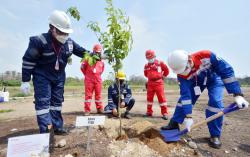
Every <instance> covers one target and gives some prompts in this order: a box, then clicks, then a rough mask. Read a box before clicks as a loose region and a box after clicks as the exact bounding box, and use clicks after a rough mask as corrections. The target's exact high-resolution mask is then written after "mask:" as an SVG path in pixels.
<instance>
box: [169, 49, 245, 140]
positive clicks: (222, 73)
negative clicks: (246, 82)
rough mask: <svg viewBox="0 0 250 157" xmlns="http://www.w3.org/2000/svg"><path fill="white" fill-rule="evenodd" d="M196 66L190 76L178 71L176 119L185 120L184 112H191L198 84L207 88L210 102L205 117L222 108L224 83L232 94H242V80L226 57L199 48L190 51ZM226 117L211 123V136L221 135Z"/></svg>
mask: <svg viewBox="0 0 250 157" xmlns="http://www.w3.org/2000/svg"><path fill="white" fill-rule="evenodd" d="M191 57H192V60H193V62H194V66H195V70H194V71H192V72H191V73H190V74H189V75H188V76H182V75H178V76H177V78H178V81H179V86H180V98H179V100H178V103H177V106H176V109H175V112H174V115H173V117H172V120H173V121H176V122H178V123H183V121H184V119H185V116H186V115H188V114H191V113H192V108H193V105H194V104H195V103H196V101H197V99H198V98H199V95H196V94H195V92H194V87H195V86H199V87H200V89H201V91H203V90H204V89H206V88H207V90H208V97H209V101H208V106H207V108H206V117H210V116H212V115H214V114H216V113H218V112H220V111H221V110H223V108H224V105H223V90H224V86H225V87H226V89H227V92H228V93H229V94H241V89H240V85H239V82H238V81H237V80H236V78H235V75H234V71H233V68H232V67H231V66H230V65H229V64H228V63H227V62H226V61H225V60H223V59H221V58H219V57H218V56H216V55H215V54H214V53H212V52H211V51H208V50H203V51H199V52H196V53H194V54H192V55H191ZM222 123H223V117H220V118H218V119H216V120H213V121H212V122H209V123H208V129H209V132H210V135H211V137H220V136H221V130H222Z"/></svg>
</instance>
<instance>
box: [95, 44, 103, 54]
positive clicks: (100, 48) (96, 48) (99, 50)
mask: <svg viewBox="0 0 250 157" xmlns="http://www.w3.org/2000/svg"><path fill="white" fill-rule="evenodd" d="M93 51H94V52H96V53H101V52H102V45H100V44H95V45H94V47H93Z"/></svg>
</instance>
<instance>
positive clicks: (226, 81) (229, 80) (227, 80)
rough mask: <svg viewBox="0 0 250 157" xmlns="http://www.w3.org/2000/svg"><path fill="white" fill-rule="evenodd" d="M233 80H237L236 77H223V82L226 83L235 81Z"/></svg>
mask: <svg viewBox="0 0 250 157" xmlns="http://www.w3.org/2000/svg"><path fill="white" fill-rule="evenodd" d="M235 81H237V79H236V78H235V77H234V76H233V77H229V78H226V79H223V82H224V83H225V84H227V83H232V82H235Z"/></svg>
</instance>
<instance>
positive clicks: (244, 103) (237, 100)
mask: <svg viewBox="0 0 250 157" xmlns="http://www.w3.org/2000/svg"><path fill="white" fill-rule="evenodd" d="M234 101H235V103H236V104H237V105H238V107H239V108H240V109H242V108H244V109H245V108H248V105H249V102H247V101H246V99H245V98H244V97H243V96H240V95H238V96H235V97H234Z"/></svg>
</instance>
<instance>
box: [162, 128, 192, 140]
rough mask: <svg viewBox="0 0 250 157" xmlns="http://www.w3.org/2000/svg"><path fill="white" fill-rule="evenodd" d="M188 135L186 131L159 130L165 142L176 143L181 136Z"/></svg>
mask: <svg viewBox="0 0 250 157" xmlns="http://www.w3.org/2000/svg"><path fill="white" fill-rule="evenodd" d="M186 133H188V130H187V129H184V130H182V131H180V130H179V129H173V130H161V135H162V136H163V137H164V141H165V142H177V141H179V140H180V138H181V136H182V135H184V134H186Z"/></svg>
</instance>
